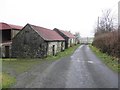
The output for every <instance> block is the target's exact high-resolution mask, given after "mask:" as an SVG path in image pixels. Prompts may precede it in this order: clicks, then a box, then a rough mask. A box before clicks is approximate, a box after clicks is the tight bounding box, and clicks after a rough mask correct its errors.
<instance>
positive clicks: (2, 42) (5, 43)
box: [0, 22, 22, 58]
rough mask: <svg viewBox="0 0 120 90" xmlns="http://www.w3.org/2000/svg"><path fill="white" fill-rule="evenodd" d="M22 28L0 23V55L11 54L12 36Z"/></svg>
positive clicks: (7, 55) (8, 55)
mask: <svg viewBox="0 0 120 90" xmlns="http://www.w3.org/2000/svg"><path fill="white" fill-rule="evenodd" d="M21 29H22V26H18V25H12V24H7V23H3V22H1V23H0V50H1V52H0V57H7V58H8V57H10V56H11V43H12V38H14V36H15V35H16V34H17V33H18V32H19V31H20V30H21Z"/></svg>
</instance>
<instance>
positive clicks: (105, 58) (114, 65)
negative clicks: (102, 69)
mask: <svg viewBox="0 0 120 90" xmlns="http://www.w3.org/2000/svg"><path fill="white" fill-rule="evenodd" d="M89 46H90V48H91V50H92V51H93V52H94V53H95V54H96V55H97V56H98V57H99V58H101V60H102V62H104V63H105V64H106V65H107V66H108V67H109V68H111V69H112V70H113V71H115V72H120V64H118V58H115V57H112V56H109V55H107V54H106V53H102V52H100V50H99V49H97V48H96V47H94V46H92V45H89Z"/></svg>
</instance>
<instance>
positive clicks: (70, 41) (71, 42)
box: [54, 28, 75, 49]
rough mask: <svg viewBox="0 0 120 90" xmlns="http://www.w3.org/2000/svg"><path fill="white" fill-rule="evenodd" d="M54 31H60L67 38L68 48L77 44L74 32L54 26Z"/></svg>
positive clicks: (66, 44) (66, 45) (66, 46)
mask: <svg viewBox="0 0 120 90" xmlns="http://www.w3.org/2000/svg"><path fill="white" fill-rule="evenodd" d="M54 31H56V32H57V33H59V34H60V35H61V36H62V37H63V38H64V39H65V48H66V49H67V48H69V47H70V46H73V45H74V44H75V36H74V35H73V34H72V33H70V32H68V31H63V30H59V29H57V28H54Z"/></svg>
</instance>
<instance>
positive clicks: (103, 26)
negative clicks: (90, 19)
mask: <svg viewBox="0 0 120 90" xmlns="http://www.w3.org/2000/svg"><path fill="white" fill-rule="evenodd" d="M102 13H103V15H102V17H98V25H97V28H96V30H95V36H97V35H100V34H103V33H106V32H111V31H113V30H114V29H113V28H114V24H113V22H114V21H113V20H114V18H113V17H112V16H111V9H108V10H105V11H102Z"/></svg>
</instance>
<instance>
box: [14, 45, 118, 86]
mask: <svg viewBox="0 0 120 90" xmlns="http://www.w3.org/2000/svg"><path fill="white" fill-rule="evenodd" d="M12 88H118V74H117V73H115V72H113V71H112V70H110V69H109V68H108V67H107V66H106V65H105V64H104V63H102V62H101V61H100V59H99V58H97V57H96V56H95V54H94V53H93V52H92V51H91V50H90V48H89V47H88V46H87V45H81V46H80V47H79V48H78V49H77V50H76V51H75V52H74V53H73V55H72V56H69V57H65V58H62V59H60V60H56V61H54V62H48V63H43V64H42V65H38V66H36V67H35V68H34V69H32V70H30V71H28V72H26V73H23V74H21V75H19V76H18V77H17V83H16V85H14V86H13V87H12Z"/></svg>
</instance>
